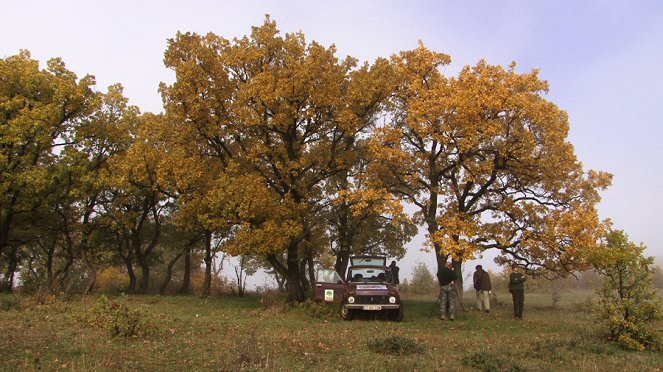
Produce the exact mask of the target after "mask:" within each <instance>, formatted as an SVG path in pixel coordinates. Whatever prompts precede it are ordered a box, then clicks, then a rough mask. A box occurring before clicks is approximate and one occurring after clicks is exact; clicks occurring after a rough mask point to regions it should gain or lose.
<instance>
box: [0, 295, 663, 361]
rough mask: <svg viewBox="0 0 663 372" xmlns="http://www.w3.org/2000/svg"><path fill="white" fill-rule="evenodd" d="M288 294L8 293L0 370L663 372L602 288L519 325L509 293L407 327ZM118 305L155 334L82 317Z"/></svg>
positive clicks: (424, 305) (535, 302) (427, 311)
mask: <svg viewBox="0 0 663 372" xmlns="http://www.w3.org/2000/svg"><path fill="white" fill-rule="evenodd" d="M280 296H283V295H279V294H278V293H276V292H273V293H272V292H269V293H267V295H265V296H263V297H262V298H261V297H258V296H247V297H244V298H239V297H224V298H206V299H205V298H199V297H192V296H145V295H136V296H134V295H131V296H127V297H123V296H117V297H108V298H106V297H103V296H84V297H77V296H69V297H60V296H51V297H49V298H48V299H47V301H41V302H40V301H37V299H36V298H35V297H31V296H24V295H23V296H22V295H18V296H16V295H14V296H12V297H9V296H8V295H0V303H3V304H5V303H7V304H10V305H9V306H5V307H3V308H2V310H0V315H1V316H0V328H1V329H2V330H3V332H2V333H1V334H0V355H2V356H3V357H2V358H0V370H37V369H45V370H56V369H58V370H66V369H75V370H115V369H121V370H209V369H211V370H222V371H223V370H228V371H229V370H233V371H234V370H302V371H304V370H306V371H309V370H323V371H324V370H365V371H376V370H380V371H383V370H413V369H420V370H439V369H446V370H484V371H507V370H508V371H531V370H557V371H568V370H632V371H642V370H655V368H656V367H655V366H661V365H663V354H661V353H658V352H652V351H644V352H632V351H627V350H624V349H623V348H621V347H620V346H619V345H618V344H617V343H614V342H610V341H609V336H610V335H609V334H607V333H606V332H605V330H603V329H602V328H599V325H598V324H597V323H595V322H594V321H593V318H592V314H591V311H590V309H589V308H588V307H587V306H586V303H587V298H588V297H589V296H593V292H592V291H582V290H574V291H572V292H569V291H562V293H561V297H560V299H559V301H558V304H557V306H556V307H552V306H551V303H550V293H547V292H543V291H537V292H528V293H527V294H526V304H525V320H524V321H517V320H514V319H512V315H511V314H512V313H511V303H510V297H508V293H502V292H499V293H498V295H497V298H498V299H499V300H500V302H499V303H497V304H495V305H494V307H493V310H492V311H491V313H490V314H485V313H481V312H478V311H475V310H473V308H474V306H473V305H474V304H473V295H472V294H471V293H467V294H466V296H465V299H466V300H465V303H464V307H465V310H464V311H463V313H462V314H461V316H460V317H459V319H458V320H456V321H454V322H449V321H447V322H443V321H440V320H439V319H437V317H436V314H437V311H433V310H434V308H433V306H434V301H435V296H434V295H415V294H408V295H406V297H405V305H406V308H407V311H406V317H405V320H404V321H403V322H401V323H395V322H389V321H387V320H383V319H379V318H378V319H375V320H373V319H368V318H362V319H359V320H355V321H351V322H347V321H342V320H340V319H339V317H338V315H337V307H336V306H330V305H321V304H318V303H313V302H310V303H307V302H305V303H303V304H302V305H299V306H297V307H292V308H290V307H288V306H284V303H285V301H281V300H279V298H280ZM113 304H117V305H113ZM113 308H115V309H126V311H128V312H129V313H131V312H132V311H134V310H138V309H141V310H140V313H141V316H140V317H139V319H141V320H143V321H146V322H147V323H149V324H151V328H146V329H149V330H150V331H149V332H147V331H146V332H137V333H134V334H132V335H128V336H129V337H126V336H127V335H126V334H125V335H120V334H119V333H118V332H111V331H110V330H109V328H108V327H105V326H95V325H94V324H91V323H90V322H87V321H81V320H82V319H81V316H80V315H81V314H92V313H94V312H95V311H97V312H100V313H103V314H106V315H104V316H102V317H101V318H104V317H110V318H112V317H114V316H115V315H114V314H116V313H115V312H114V309H113ZM123 311H124V310H123ZM83 318H84V317H83ZM118 318H119V319H125V320H126V319H127V318H123V317H121V316H118ZM83 320H84V319H83ZM127 322H129V321H127ZM123 324H124V323H123ZM657 326H658V328H659V329H661V328H663V327H662V324H660V323H658V325H657Z"/></svg>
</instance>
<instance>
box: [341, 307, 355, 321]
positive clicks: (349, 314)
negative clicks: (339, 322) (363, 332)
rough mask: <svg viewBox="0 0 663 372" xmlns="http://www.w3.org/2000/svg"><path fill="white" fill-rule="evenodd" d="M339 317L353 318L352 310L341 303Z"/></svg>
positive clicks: (344, 318)
mask: <svg viewBox="0 0 663 372" xmlns="http://www.w3.org/2000/svg"><path fill="white" fill-rule="evenodd" d="M340 313H341V319H343V320H352V319H353V318H354V315H355V314H354V311H353V310H350V309H348V308H346V307H345V306H343V305H341V311H340Z"/></svg>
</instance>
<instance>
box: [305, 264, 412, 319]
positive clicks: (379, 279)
mask: <svg viewBox="0 0 663 372" xmlns="http://www.w3.org/2000/svg"><path fill="white" fill-rule="evenodd" d="M386 261H387V260H386V258H385V257H379V256H357V257H350V266H349V267H348V270H347V273H346V276H345V279H343V278H342V277H341V276H340V275H339V274H338V273H337V272H336V271H334V270H329V269H322V270H318V277H317V280H316V283H315V297H316V298H317V299H319V300H321V301H325V302H333V303H340V313H341V318H343V319H345V320H351V319H353V318H354V317H355V316H357V315H359V314H360V313H386V314H387V317H388V318H389V319H390V320H393V321H397V322H400V321H401V320H402V319H403V312H404V309H403V303H402V302H401V298H400V295H399V293H398V287H397V285H396V284H395V283H394V282H393V277H392V273H391V269H389V267H388V266H386Z"/></svg>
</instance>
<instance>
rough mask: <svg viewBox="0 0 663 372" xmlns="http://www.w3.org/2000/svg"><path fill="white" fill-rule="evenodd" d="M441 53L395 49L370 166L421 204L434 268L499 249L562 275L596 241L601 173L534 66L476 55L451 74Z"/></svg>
mask: <svg viewBox="0 0 663 372" xmlns="http://www.w3.org/2000/svg"><path fill="white" fill-rule="evenodd" d="M449 62H450V58H449V56H447V55H446V54H441V53H435V52H433V51H430V50H429V49H427V48H426V47H424V46H423V45H420V47H419V48H417V49H415V50H412V51H406V52H401V53H400V54H398V55H396V56H394V57H392V63H394V64H395V66H396V69H397V70H398V71H399V75H400V76H401V80H400V84H399V85H400V86H399V88H398V90H397V92H396V94H395V97H394V110H393V113H392V116H393V120H392V121H391V122H390V123H388V125H385V127H384V128H380V129H379V130H378V131H377V132H376V136H375V138H374V140H373V143H372V145H371V148H372V150H373V152H374V156H375V157H376V158H377V159H379V160H380V161H378V162H376V163H375V166H374V174H375V177H376V178H377V179H380V180H382V181H383V182H384V184H385V185H386V186H387V187H389V189H390V190H391V191H392V192H393V193H395V194H396V195H399V196H401V197H402V198H403V200H405V201H406V202H408V203H412V204H414V205H416V206H417V208H418V212H417V214H416V216H415V217H416V220H417V221H418V222H419V223H421V224H425V225H426V226H427V230H428V239H429V242H430V244H431V247H432V248H433V249H434V251H435V255H436V261H437V265H438V268H439V267H441V266H442V265H443V264H444V262H445V261H446V260H447V259H448V257H449V256H451V257H452V259H453V262H454V267H455V270H456V272H457V273H458V274H459V278H461V280H460V281H461V283H460V284H461V285H462V275H461V265H462V262H463V261H464V260H467V259H469V258H472V257H474V256H475V255H476V254H479V253H481V252H483V251H485V250H487V249H498V250H500V251H501V253H502V255H501V257H500V258H499V260H498V261H500V262H502V263H504V262H507V261H512V262H516V263H518V264H520V265H522V266H524V267H526V268H527V270H528V271H530V272H536V271H548V272H555V273H559V274H561V275H564V274H565V273H567V272H569V271H570V270H571V269H572V268H574V267H575V266H576V265H578V264H581V263H582V261H581V260H580V259H579V253H580V251H582V249H583V247H587V246H588V245H589V244H591V243H592V242H594V241H595V239H596V238H597V236H598V232H599V230H600V229H599V227H600V222H599V220H598V215H597V212H596V208H595V206H596V203H598V201H599V200H600V197H599V195H598V190H600V189H603V188H605V187H607V186H608V185H609V184H610V180H611V176H610V175H609V174H606V173H601V172H594V171H589V172H585V171H583V169H582V165H581V163H580V162H578V160H577V159H576V156H575V154H574V152H573V146H572V145H571V144H570V143H569V142H568V141H567V139H566V138H567V133H568V127H569V124H568V117H567V115H566V113H564V112H563V111H561V110H560V109H559V108H558V107H557V106H555V105H554V104H553V103H551V102H549V101H547V100H546V99H545V98H543V97H542V95H543V93H545V92H547V89H548V84H547V83H546V82H545V81H541V80H540V79H539V77H538V73H537V71H536V70H534V71H532V72H531V73H526V74H519V73H517V72H516V69H515V64H512V65H511V66H509V68H508V69H504V68H503V67H501V66H492V65H489V64H487V63H486V62H484V61H480V62H479V63H478V64H477V65H475V66H474V67H469V66H467V67H465V68H464V69H463V70H462V71H461V72H460V73H459V75H458V77H456V78H447V77H445V76H443V75H442V73H441V72H440V71H439V69H438V67H439V66H441V65H445V64H448V63H449Z"/></svg>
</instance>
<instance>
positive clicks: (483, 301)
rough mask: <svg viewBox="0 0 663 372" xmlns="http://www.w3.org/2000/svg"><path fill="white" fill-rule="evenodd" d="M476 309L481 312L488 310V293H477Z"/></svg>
mask: <svg viewBox="0 0 663 372" xmlns="http://www.w3.org/2000/svg"><path fill="white" fill-rule="evenodd" d="M477 308H478V309H479V310H481V311H489V310H490V291H477Z"/></svg>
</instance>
